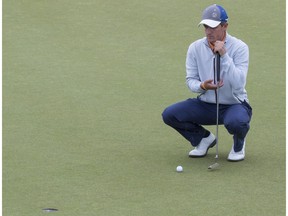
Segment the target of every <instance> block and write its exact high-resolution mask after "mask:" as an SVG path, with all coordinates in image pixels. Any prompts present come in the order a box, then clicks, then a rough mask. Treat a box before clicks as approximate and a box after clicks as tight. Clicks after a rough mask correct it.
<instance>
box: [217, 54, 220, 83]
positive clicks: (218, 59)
mask: <svg viewBox="0 0 288 216" xmlns="http://www.w3.org/2000/svg"><path fill="white" fill-rule="evenodd" d="M216 71H217V77H216V80H217V82H219V81H220V54H219V53H218V52H217V53H216Z"/></svg>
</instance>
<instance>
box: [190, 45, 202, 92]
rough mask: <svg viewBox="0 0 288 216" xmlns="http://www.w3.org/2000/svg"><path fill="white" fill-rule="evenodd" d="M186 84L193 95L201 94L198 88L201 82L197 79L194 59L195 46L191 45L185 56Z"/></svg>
mask: <svg viewBox="0 0 288 216" xmlns="http://www.w3.org/2000/svg"><path fill="white" fill-rule="evenodd" d="M186 84H187V86H188V88H189V89H190V90H191V91H192V92H194V93H203V92H205V90H203V89H202V88H201V87H200V84H201V80H200V77H199V71H198V66H197V61H196V57H195V44H191V45H190V46H189V48H188V51H187V55H186Z"/></svg>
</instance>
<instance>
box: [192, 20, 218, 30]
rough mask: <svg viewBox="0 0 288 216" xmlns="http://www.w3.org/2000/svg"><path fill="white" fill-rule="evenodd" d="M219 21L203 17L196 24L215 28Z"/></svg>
mask: <svg viewBox="0 0 288 216" xmlns="http://www.w3.org/2000/svg"><path fill="white" fill-rule="evenodd" d="M220 23H221V22H220V21H215V20H210V19H204V20H202V21H201V22H200V23H199V24H198V27H199V26H200V25H207V26H209V27H211V28H215V27H217V26H218V25H219V24H220Z"/></svg>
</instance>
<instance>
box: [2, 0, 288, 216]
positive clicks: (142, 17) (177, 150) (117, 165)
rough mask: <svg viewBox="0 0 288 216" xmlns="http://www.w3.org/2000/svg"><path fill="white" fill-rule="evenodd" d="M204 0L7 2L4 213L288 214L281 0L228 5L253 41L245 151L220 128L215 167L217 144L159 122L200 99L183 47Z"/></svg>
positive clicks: (232, 24)
mask: <svg viewBox="0 0 288 216" xmlns="http://www.w3.org/2000/svg"><path fill="white" fill-rule="evenodd" d="M209 4H212V2H211V1H200V0H199V1H197V2H195V1H188V0H184V1H170V0H168V1H164V0H155V1H140V0H135V1H128V0H120V1H112V0H85V1H84V0H83V1H79V0H77V1H76V0H69V1H68V0H61V1H51V0H43V1H36V0H34V1H33V0H27V1H19V0H3V162H2V166H3V167H2V169H3V174H2V175H3V177H2V178H3V215H5V216H23V215H31V216H34V215H35V216H36V215H42V214H45V213H42V209H43V208H48V207H50V208H57V209H59V211H58V212H57V213H50V214H55V215H64V216H66V215H67V216H68V215H69V216H71V215H75V216H76V215H81V216H91V215H105V216H106V215H107V216H114V215H115V216H116V215H117V216H119V215H123V216H126V215H137V216H141V215H143V216H144V215H145V216H146V215H153V216H154V215H155V216H161V215H163V216H164V215H165V216H167V215H169V216H170V215H171V216H173V215H209V216H213V215H215V216H218V215H234V216H242V215H245V216H258V215H259V216H260V215H261V216H270V215H277V216H278V215H279V216H280V215H285V192H286V188H285V157H286V155H285V105H286V104H285V22H284V21H283V20H285V1H280V0H277V1H264V2H263V1H260V0H255V1H247V0H245V1H241V2H240V1H239V2H237V1H233V2H231V1H227V0H226V1H224V0H223V1H219V4H221V5H223V6H224V7H225V8H226V9H227V12H228V15H229V17H230V20H229V33H230V34H232V35H234V36H236V37H238V38H241V39H242V40H244V41H245V42H246V43H247V44H248V45H249V48H250V68H249V75H248V83H247V90H248V93H249V99H250V102H251V105H252V106H253V119H252V122H251V130H250V132H249V135H248V138H247V147H246V159H245V161H243V162H241V163H229V162H227V161H226V157H227V154H228V153H229V151H230V148H231V145H232V137H231V136H230V135H228V133H227V132H226V130H225V129H224V127H222V126H221V127H220V146H219V151H220V164H221V168H220V169H219V170H217V171H215V172H209V171H208V169H207V167H208V166H209V165H210V164H211V163H213V160H214V159H213V157H214V155H215V154H214V153H215V152H214V151H213V150H212V151H210V153H209V155H208V156H207V157H206V158H202V159H191V158H188V157H187V153H188V152H189V151H190V150H191V146H190V144H189V143H187V141H186V140H184V139H183V138H182V137H180V135H179V134H177V133H176V132H175V131H173V130H172V129H171V128H169V127H167V126H166V125H164V123H163V122H162V119H161V113H162V110H163V109H164V108H165V107H166V106H168V105H170V104H172V103H174V102H177V101H180V100H184V99H186V98H188V97H194V96H195V95H194V94H191V93H190V92H189V91H188V89H187V87H186V85H185V56H186V51H187V48H188V45H189V44H190V43H191V42H192V41H194V40H196V39H198V38H200V37H202V36H203V30H202V29H201V28H199V29H198V28H197V24H198V22H199V20H200V16H201V11H202V10H203V8H205V7H206V6H208V5H209ZM243 5H245V10H242V9H241V8H243ZM259 5H260V6H259ZM210 129H211V130H212V131H213V130H215V128H214V127H211V128H210ZM177 165H182V166H183V167H184V172H183V173H181V174H179V173H176V172H175V169H176V166H177Z"/></svg>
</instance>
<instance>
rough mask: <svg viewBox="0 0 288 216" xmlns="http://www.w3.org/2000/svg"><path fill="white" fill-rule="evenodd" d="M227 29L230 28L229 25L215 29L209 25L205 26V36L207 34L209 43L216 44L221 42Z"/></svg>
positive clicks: (221, 25)
mask: <svg viewBox="0 0 288 216" xmlns="http://www.w3.org/2000/svg"><path fill="white" fill-rule="evenodd" d="M227 27H228V23H224V24H219V25H218V26H217V27H215V28H211V27H209V26H207V25H204V28H205V34H206V37H207V40H208V42H210V43H215V42H216V41H221V40H222V39H223V37H224V35H225V32H226V30H227Z"/></svg>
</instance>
